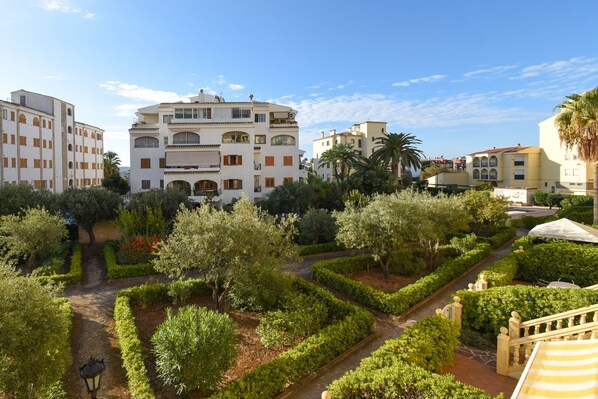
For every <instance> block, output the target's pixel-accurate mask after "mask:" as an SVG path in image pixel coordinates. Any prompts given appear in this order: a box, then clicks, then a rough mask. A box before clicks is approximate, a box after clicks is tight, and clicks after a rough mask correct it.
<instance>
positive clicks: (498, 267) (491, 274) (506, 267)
mask: <svg viewBox="0 0 598 399" xmlns="http://www.w3.org/2000/svg"><path fill="white" fill-rule="evenodd" d="M518 255H519V254H517V253H511V254H509V255H507V256H506V257H504V258H502V259H500V260H498V261H496V262H494V263H493V264H491V265H490V266H489V267H488V268H487V269H486V270H483V271H482V272H480V274H478V279H479V278H480V275H481V274H484V275H485V276H486V281H488V288H493V287H501V286H503V285H510V284H511V283H512V282H513V280H514V279H515V276H516V275H517V269H518V266H517V256H518Z"/></svg>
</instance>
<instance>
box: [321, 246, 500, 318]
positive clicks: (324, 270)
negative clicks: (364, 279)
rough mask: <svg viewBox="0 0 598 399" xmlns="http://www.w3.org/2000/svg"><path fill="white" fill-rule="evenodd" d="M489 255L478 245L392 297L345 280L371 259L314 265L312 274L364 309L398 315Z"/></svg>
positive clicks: (357, 257) (486, 248)
mask: <svg viewBox="0 0 598 399" xmlns="http://www.w3.org/2000/svg"><path fill="white" fill-rule="evenodd" d="M489 253H490V246H489V245H488V244H478V245H477V246H476V248H474V249H473V250H472V251H469V252H467V253H465V254H463V255H461V256H459V257H458V258H455V259H452V260H449V261H446V262H445V263H444V264H443V265H441V266H440V267H439V268H438V269H436V270H435V271H434V272H432V273H430V274H429V275H427V276H425V277H423V278H421V279H419V280H417V281H416V282H415V283H413V284H410V285H408V286H406V287H403V288H401V289H400V290H398V291H395V292H393V293H391V294H387V293H385V292H382V291H379V290H376V289H375V288H372V287H371V286H369V285H366V284H363V283H361V282H359V281H355V280H352V279H350V278H348V277H345V276H344V275H346V274H349V273H352V272H355V271H358V270H364V269H366V268H367V267H368V265H371V264H372V263H373V258H372V257H371V256H370V255H361V256H356V257H352V258H339V259H333V260H328V261H319V262H315V263H314V264H313V265H312V272H313V276H314V279H315V280H316V281H318V282H319V283H321V284H323V285H324V286H326V287H329V288H333V289H335V290H337V291H340V292H342V293H343V294H345V295H347V296H348V297H350V298H351V299H353V300H355V301H357V302H359V303H362V304H364V305H367V306H370V307H373V308H375V309H378V310H381V311H383V312H385V313H390V314H394V315H399V314H401V313H403V312H404V311H405V310H407V309H409V308H410V307H411V306H413V305H415V304H416V303H418V302H419V301H421V300H422V299H424V298H426V297H427V296H428V295H430V294H432V293H434V292H436V291H437V290H438V289H440V288H441V287H442V286H443V285H445V284H446V283H448V282H450V281H451V280H453V279H454V278H456V277H458V276H460V275H461V274H463V273H464V272H466V271H467V270H469V269H470V268H471V267H472V266H474V265H475V264H476V263H478V262H479V261H481V260H482V259H484V258H485V257H486V256H488V254H489Z"/></svg>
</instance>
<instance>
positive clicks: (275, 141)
mask: <svg viewBox="0 0 598 399" xmlns="http://www.w3.org/2000/svg"><path fill="white" fill-rule="evenodd" d="M270 144H272V145H295V138H294V137H293V136H289V135H286V134H281V135H280V136H274V137H272V140H271V142H270ZM326 145H328V142H326Z"/></svg>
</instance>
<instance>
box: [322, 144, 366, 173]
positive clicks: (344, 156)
mask: <svg viewBox="0 0 598 399" xmlns="http://www.w3.org/2000/svg"><path fill="white" fill-rule="evenodd" d="M357 157H358V155H357V152H356V151H355V149H353V146H352V145H350V144H346V143H341V144H338V145H336V146H334V147H332V148H331V149H329V150H326V151H324V152H323V153H322V155H321V156H320V162H319V165H318V168H321V167H322V166H324V165H326V166H332V175H333V176H334V177H335V179H337V180H338V181H343V180H344V179H345V178H346V177H348V176H349V175H350V174H351V168H353V167H354V166H355V164H356V162H357V159H358V158H357ZM339 166H340V173H339Z"/></svg>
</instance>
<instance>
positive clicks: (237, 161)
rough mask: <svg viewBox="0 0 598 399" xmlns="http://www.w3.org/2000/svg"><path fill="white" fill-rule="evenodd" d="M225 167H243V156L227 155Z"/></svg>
mask: <svg viewBox="0 0 598 399" xmlns="http://www.w3.org/2000/svg"><path fill="white" fill-rule="evenodd" d="M224 165H243V156H241V155H225V156H224Z"/></svg>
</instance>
